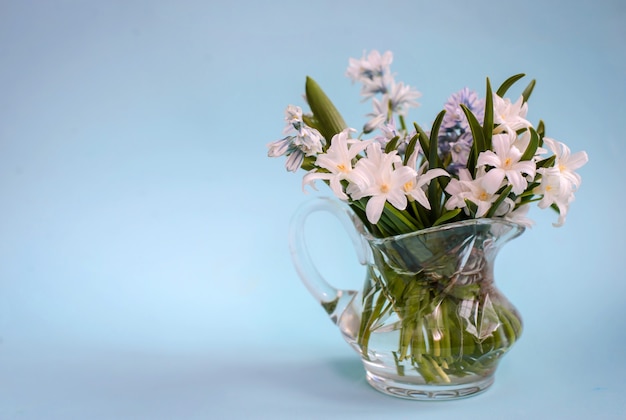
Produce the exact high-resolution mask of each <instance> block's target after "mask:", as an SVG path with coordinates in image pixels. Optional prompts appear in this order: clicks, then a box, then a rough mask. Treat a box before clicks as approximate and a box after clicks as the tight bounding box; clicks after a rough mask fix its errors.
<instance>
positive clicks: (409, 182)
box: [268, 51, 588, 226]
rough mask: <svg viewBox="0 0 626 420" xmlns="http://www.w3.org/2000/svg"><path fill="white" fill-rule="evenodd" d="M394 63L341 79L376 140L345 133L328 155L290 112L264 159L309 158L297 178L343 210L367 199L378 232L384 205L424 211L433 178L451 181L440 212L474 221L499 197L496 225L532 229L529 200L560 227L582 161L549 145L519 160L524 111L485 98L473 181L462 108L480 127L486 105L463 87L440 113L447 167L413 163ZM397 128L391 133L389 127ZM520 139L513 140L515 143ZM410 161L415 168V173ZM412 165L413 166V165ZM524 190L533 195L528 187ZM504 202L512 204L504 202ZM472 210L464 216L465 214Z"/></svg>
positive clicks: (376, 63) (293, 162) (413, 95)
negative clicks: (552, 213) (551, 211)
mask: <svg viewBox="0 0 626 420" xmlns="http://www.w3.org/2000/svg"><path fill="white" fill-rule="evenodd" d="M392 60H393V56H392V54H391V52H385V53H384V54H382V55H381V54H380V53H379V52H378V51H372V52H370V53H369V54H368V55H367V56H365V55H364V56H363V57H362V58H361V59H350V61H349V67H348V70H347V72H346V75H347V76H348V77H350V78H351V79H352V80H353V81H356V82H359V83H361V84H362V87H361V95H362V96H363V97H364V98H365V99H371V100H372V105H373V112H372V113H370V114H368V116H369V117H370V120H369V121H368V122H367V123H366V124H365V125H364V128H363V133H364V134H367V133H369V132H372V131H374V130H376V131H377V134H375V135H374V136H373V137H372V138H371V139H367V140H366V139H361V138H352V137H351V133H354V132H356V130H354V129H351V128H347V129H345V130H343V131H342V132H340V133H338V134H336V135H334V136H333V137H332V139H331V140H330V143H329V145H328V147H325V146H326V142H325V139H324V138H323V137H322V135H321V134H320V133H319V132H318V131H317V130H316V129H314V128H312V127H309V126H307V125H306V123H305V122H304V120H303V116H302V110H301V109H300V108H299V107H296V106H293V105H290V106H289V107H288V108H287V111H286V121H287V127H286V129H285V134H289V135H288V136H286V137H285V138H283V139H281V140H278V141H275V142H272V143H270V144H268V148H269V152H268V155H269V156H272V157H276V156H282V155H286V156H287V157H288V159H287V163H286V167H287V169H288V170H289V171H296V170H297V169H298V168H300V167H301V165H302V162H303V161H304V158H305V157H306V156H314V157H315V161H314V164H313V169H311V170H310V171H309V172H307V173H306V174H305V176H304V179H303V188H304V187H305V186H307V185H310V186H312V187H313V188H315V185H314V184H315V181H317V180H323V181H326V182H327V183H328V185H329V186H330V188H331V190H332V191H333V193H334V194H335V195H336V196H337V197H338V198H340V199H342V200H346V201H348V202H354V201H358V200H361V199H364V198H367V203H366V208H365V211H366V216H367V220H368V221H369V222H370V223H372V224H376V223H378V221H379V220H380V218H381V215H382V214H383V211H384V209H385V204H386V203H389V204H391V205H392V206H393V207H395V208H396V209H398V210H400V211H402V210H405V209H406V208H407V205H408V203H409V201H415V202H417V203H419V204H420V205H421V206H423V207H424V208H425V209H427V210H430V209H431V204H433V203H430V202H429V201H428V198H427V195H426V188H427V186H428V184H429V183H430V182H431V180H433V179H434V178H436V177H449V178H450V179H449V182H447V185H446V187H445V193H446V194H445V202H444V203H443V205H444V207H445V209H447V210H454V209H461V210H462V211H464V212H465V214H466V215H468V216H469V215H470V214H471V217H474V218H481V217H488V213H489V212H490V209H492V207H493V206H494V203H496V202H498V200H499V199H500V194H502V193H503V191H506V194H507V197H506V198H504V199H503V200H502V199H500V200H499V201H500V203H499V205H498V207H497V209H496V211H495V212H493V211H492V212H491V216H496V217H504V218H507V219H510V220H513V221H515V222H517V223H520V224H523V225H526V226H530V225H531V224H532V221H530V220H529V219H528V218H526V217H525V214H526V213H527V210H528V204H527V202H528V200H526V204H523V205H522V203H521V198H522V196H528V195H529V194H530V195H533V196H536V198H534V199H533V200H532V201H538V206H539V207H540V208H547V207H550V206H555V207H557V208H558V210H559V218H558V221H557V223H555V226H560V225H562V224H563V223H564V222H565V218H566V215H567V212H568V208H569V205H570V203H571V202H572V201H573V200H574V193H575V191H576V190H577V189H578V187H579V186H580V183H581V178H580V176H579V175H578V174H577V173H576V172H575V171H576V170H577V169H578V168H580V167H581V166H583V165H584V164H585V163H586V162H587V160H588V158H587V155H586V153H585V152H578V153H574V154H572V153H571V152H570V150H569V148H568V147H567V146H566V145H565V144H563V143H561V142H558V141H556V140H554V139H551V138H547V137H544V138H543V142H544V145H545V146H547V149H545V148H538V149H537V151H536V153H535V155H534V156H533V157H532V158H530V159H528V160H522V157H523V155H524V152H525V151H526V149H527V147H528V145H529V143H530V141H531V132H530V130H529V128H531V127H532V124H531V123H530V122H529V121H528V120H527V119H526V114H527V111H528V104H527V103H526V102H525V101H524V99H523V97H522V96H520V98H519V99H518V100H517V101H515V102H512V101H511V100H509V99H508V98H502V97H500V96H498V95H497V94H495V93H494V94H493V101H492V102H493V123H494V125H493V126H494V129H493V135H492V140H491V142H492V148H491V150H485V151H482V152H481V153H480V154H479V155H478V157H477V161H476V168H475V171H474V175H473V176H472V173H471V172H470V171H469V170H468V168H467V167H466V164H467V160H468V155H469V152H470V149H471V147H472V142H473V139H472V136H471V130H470V127H469V124H468V122H467V119H466V117H465V115H464V112H463V111H462V109H461V107H460V105H461V104H463V105H465V106H466V107H467V108H468V109H469V110H470V111H471V112H472V114H473V115H474V116H476V117H477V119H479V121H482V118H483V117H482V116H483V114H484V104H485V102H484V101H483V100H481V99H479V98H478V96H477V94H476V93H475V92H473V91H470V90H469V89H467V88H465V89H463V90H461V91H459V92H457V93H456V94H454V95H452V96H451V97H450V99H449V100H448V102H447V103H446V105H445V110H446V111H447V112H446V114H445V115H444V119H443V121H442V124H441V127H440V130H439V133H438V136H439V137H438V140H439V144H438V148H439V150H438V152H439V155H440V157H441V160H442V161H445V162H448V163H447V165H446V167H445V168H429V167H428V164H427V162H424V161H425V159H419V158H420V157H423V156H421V154H420V150H419V147H415V150H414V152H413V153H412V155H411V156H408V157H407V156H404V151H405V148H406V145H407V143H408V142H409V140H410V139H411V138H412V137H413V136H414V135H415V132H409V131H408V130H407V129H406V127H405V126H404V121H403V119H402V118H403V117H404V116H406V113H407V111H408V109H409V108H411V107H416V106H418V105H419V104H418V103H417V102H415V99H417V98H418V97H419V96H421V95H420V93H419V92H418V91H416V90H414V89H413V88H411V87H410V86H407V85H405V84H403V83H401V82H396V81H395V80H394V76H393V74H392V73H391V71H390V65H391V62H392ZM396 116H397V117H399V120H400V121H401V124H400V127H397V126H396V118H395V117H396ZM518 133H520V134H518ZM391 139H395V141H396V142H397V143H396V144H397V145H396V147H395V150H391V151H387V152H386V151H385V146H386V145H387V143H388V142H389V141H390V140H391ZM550 155H554V159H555V161H554V165H553V166H550V167H543V166H538V165H537V163H539V162H541V161H542V160H544V159H546V158H548V157H550ZM418 161H419V162H421V163H420V164H418ZM418 165H419V166H418ZM531 184H532V189H529V187H530V186H531ZM510 193H512V194H513V195H512V197H513V199H512V198H509V196H510ZM468 202H470V203H472V204H473V205H472V209H471V210H470V208H469V207H468Z"/></svg>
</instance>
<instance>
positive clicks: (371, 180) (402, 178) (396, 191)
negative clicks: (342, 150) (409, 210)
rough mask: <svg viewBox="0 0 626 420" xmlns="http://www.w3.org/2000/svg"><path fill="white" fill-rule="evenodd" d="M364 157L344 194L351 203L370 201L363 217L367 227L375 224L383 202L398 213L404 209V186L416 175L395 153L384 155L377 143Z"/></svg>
mask: <svg viewBox="0 0 626 420" xmlns="http://www.w3.org/2000/svg"><path fill="white" fill-rule="evenodd" d="M366 154H367V158H364V159H360V160H359V161H358V162H357V164H356V166H355V168H354V171H353V172H352V173H351V174H350V182H351V183H350V185H349V186H348V190H347V191H348V193H349V194H350V196H351V197H352V199H354V200H360V199H361V198H364V197H370V199H369V200H368V201H367V205H366V207H365V214H366V215H367V220H368V221H369V222H370V223H372V224H376V223H378V221H379V220H380V217H381V215H382V213H383V209H384V207H385V203H386V202H389V203H390V204H391V205H392V206H394V207H395V208H397V209H398V210H404V209H405V208H406V205H407V197H406V194H405V189H404V186H405V184H406V183H407V182H410V181H412V180H413V179H414V178H415V176H416V172H415V170H414V169H412V168H410V167H408V166H403V165H402V163H401V160H400V157H399V156H398V155H397V152H396V151H395V150H394V151H393V152H391V153H383V152H382V150H381V149H380V146H379V145H378V144H376V143H372V144H371V145H369V146H368V148H367V150H366Z"/></svg>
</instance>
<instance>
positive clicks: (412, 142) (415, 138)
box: [403, 134, 419, 169]
mask: <svg viewBox="0 0 626 420" xmlns="http://www.w3.org/2000/svg"><path fill="white" fill-rule="evenodd" d="M418 139H419V134H415V135H414V136H413V137H412V138H411V140H410V141H409V144H408V145H407V146H406V151H405V152H404V162H403V163H404V164H405V165H406V164H407V163H408V162H409V159H410V158H411V155H412V154H413V152H415V146H416V145H417V141H418ZM413 169H415V168H413Z"/></svg>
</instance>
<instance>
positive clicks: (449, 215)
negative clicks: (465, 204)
mask: <svg viewBox="0 0 626 420" xmlns="http://www.w3.org/2000/svg"><path fill="white" fill-rule="evenodd" d="M459 213H461V209H454V210H449V211H447V212H445V213H444V214H442V215H441V216H440V217H439V219H437V220H435V223H433V226H439V225H441V224H443V223H445V222H447V221H448V220H451V219H454V218H455V217H456V216H458V215H459Z"/></svg>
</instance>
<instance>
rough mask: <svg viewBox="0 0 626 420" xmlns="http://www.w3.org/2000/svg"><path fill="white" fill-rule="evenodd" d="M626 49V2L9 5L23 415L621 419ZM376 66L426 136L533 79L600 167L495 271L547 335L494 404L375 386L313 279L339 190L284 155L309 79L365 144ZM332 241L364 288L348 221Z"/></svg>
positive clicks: (518, 349) (10, 182)
mask: <svg viewBox="0 0 626 420" xmlns="http://www.w3.org/2000/svg"><path fill="white" fill-rule="evenodd" d="M624 40H626V3H624V2H623V1H621V0H620V1H618V0H614V1H593V2H592V1H586V0H583V1H579V2H574V3H573V2H570V1H565V0H560V1H539V0H529V1H525V2H516V1H507V0H498V1H474V2H464V1H460V0H459V1H455V0H448V1H428V2H427V1H416V0H411V1H400V0H395V1H394V0H390V1H385V2H381V1H369V0H361V1H337V0H332V1H328V0H318V1H316V2H294V1H282V0H280V1H273V2H270V3H268V4H266V3H265V2H256V1H238V0H233V1H230V2H228V4H227V2H205V1H180V0H177V1H173V0H171V1H167V0H161V1H147V0H146V1H144V0H136V1H113V0H112V1H107V2H96V1H91V2H90V1H78V0H55V1H33V0H30V1H29V0H25V1H6V0H5V1H2V2H0V57H1V58H0V60H1V61H0V238H1V239H2V240H1V241H0V418H2V419H78V418H84V419H86V418H89V419H138V418H149V419H161V418H163V419H207V418H237V417H241V416H248V417H251V418H283V417H284V418H290V417H291V418H292V417H293V416H295V415H299V416H301V417H306V418H348V417H351V416H354V417H357V416H358V417H359V418H363V419H365V418H392V417H393V418H409V417H410V418H413V417H422V418H433V419H439V418H459V416H461V415H462V416H465V417H464V418H479V416H480V418H485V419H487V418H510V419H527V418H554V416H556V415H558V416H559V417H560V418H603V419H610V418H619V417H621V416H623V415H624V413H625V412H626V402H625V401H626V400H625V399H624V397H623V396H624V393H625V392H626V361H625V360H626V358H625V356H626V354H625V350H624V349H625V347H624V346H625V345H626V338H625V337H626V335H625V332H626V309H625V306H624V303H625V300H626V286H625V283H626V282H625V281H624V280H626V279H625V278H624V270H623V262H624V261H623V260H624V258H623V249H624V239H623V238H624V237H625V234H626V232H625V227H624V217H623V215H622V213H623V211H622V206H623V203H624V200H623V194H624V193H625V192H626V191H625V188H624V181H625V176H624V156H626V146H625V142H624V120H625V117H626V105H625V101H624V98H625V97H626V48H625V47H624ZM371 49H378V50H380V51H381V52H382V51H385V50H391V51H393V53H394V63H393V65H392V70H393V71H394V72H396V73H397V78H398V80H402V81H404V82H406V83H408V84H410V85H411V86H414V87H416V88H417V89H418V90H420V91H421V92H422V94H423V96H422V97H421V98H420V102H421V103H422V106H421V107H420V108H418V109H416V110H413V111H412V113H411V114H410V115H409V120H410V121H413V120H414V121H417V122H418V123H420V124H423V125H429V124H430V123H431V122H432V119H433V118H434V116H435V115H436V113H437V112H438V111H439V110H440V109H441V108H442V107H443V103H444V102H445V100H446V99H447V97H448V96H449V95H450V94H451V93H452V92H455V91H457V90H459V89H461V88H462V87H464V86H468V87H470V88H473V89H476V90H478V91H479V92H481V94H482V92H483V91H484V85H485V77H490V79H491V80H492V82H493V84H494V85H497V84H499V83H500V82H502V81H503V80H504V79H506V78H507V77H508V76H510V75H512V74H515V73H519V72H524V73H526V74H527V75H528V76H527V78H526V79H525V80H526V82H527V81H530V78H535V79H537V87H536V89H535V92H534V93H533V97H532V98H531V100H530V110H529V119H530V120H531V121H533V122H534V123H536V122H538V121H539V119H543V120H545V122H546V126H547V133H548V135H549V136H551V137H554V138H556V139H558V140H561V141H563V142H565V143H567V144H568V145H569V146H570V147H571V148H572V150H573V151H578V150H586V151H587V152H588V154H589V158H590V161H589V163H588V165H587V166H585V167H584V168H583V169H582V170H581V171H580V173H581V175H582V176H583V184H582V187H581V189H580V190H579V192H578V194H577V200H576V202H575V203H574V204H573V205H572V208H571V212H570V215H569V217H568V220H567V223H566V225H565V226H564V227H562V228H558V229H557V228H553V227H552V225H551V223H552V222H553V221H554V220H556V216H555V214H553V213H551V212H548V211H546V212H541V211H539V210H533V212H531V216H532V217H533V218H534V219H535V221H536V222H537V223H536V226H535V227H534V228H532V229H531V230H529V231H527V232H526V233H525V234H524V235H523V236H522V237H520V238H518V239H515V240H514V241H513V242H511V243H510V244H508V245H507V246H506V247H505V248H504V250H503V251H502V253H501V254H500V256H499V257H498V260H497V265H496V278H497V281H498V284H499V287H500V288H501V290H502V291H503V292H504V293H505V294H506V295H507V296H508V297H509V299H510V300H511V301H512V302H513V303H514V304H515V305H516V306H517V308H518V309H519V310H520V312H521V313H522V315H523V317H524V321H525V332H524V335H523V337H522V339H521V340H520V341H519V342H518V344H517V345H516V346H515V347H514V348H513V350H512V351H511V352H510V353H509V354H508V355H507V356H506V357H505V358H504V360H503V362H502V363H501V365H500V368H499V370H498V372H497V376H496V383H495V384H494V386H493V387H492V388H491V389H490V390H489V391H488V392H487V393H485V394H482V395H480V396H476V397H474V398H471V399H466V400H462V401H456V402H449V403H419V402H413V401H405V400H399V399H394V398H391V397H388V396H385V395H383V394H379V393H377V392H376V391H374V390H373V389H371V388H370V387H369V386H368V385H367V384H366V382H365V379H364V372H363V370H362V367H361V364H360V361H359V359H358V356H357V355H356V354H355V353H353V352H352V350H350V349H349V348H348V346H347V345H346V344H345V343H344V342H343V340H342V338H341V336H340V334H339V332H338V330H337V329H336V328H335V327H334V326H333V324H332V323H331V322H330V321H329V320H328V319H327V318H326V315H325V314H324V312H323V310H322V309H321V308H320V307H318V305H317V304H316V303H315V302H314V301H313V299H312V298H311V297H310V296H309V295H308V292H307V291H306V289H305V288H304V287H303V286H302V284H301V283H300V282H299V280H298V278H297V275H296V272H295V270H294V268H293V266H292V264H291V261H290V255H289V250H288V247H287V228H288V223H289V218H290V216H291V214H292V213H293V212H294V211H295V209H296V208H297V207H298V205H300V204H301V203H302V202H304V201H305V200H307V199H310V198H311V197H313V196H315V195H325V194H328V192H327V191H321V192H320V193H319V194H309V195H308V196H306V195H304V194H303V193H302V191H301V185H300V184H301V175H302V173H299V174H295V175H294V174H291V173H287V172H286V171H285V170H284V167H283V163H284V161H283V160H282V159H269V158H267V157H266V153H267V150H266V144H267V143H268V142H270V141H273V140H276V139H278V138H280V137H281V130H282V128H283V111H284V108H285V107H286V106H287V105H288V104H297V105H304V102H303V101H302V98H301V95H302V93H303V91H304V78H305V76H306V75H310V76H312V77H313V78H315V79H316V80H317V81H318V82H319V83H320V84H321V85H322V87H323V88H324V89H325V90H326V92H327V93H328V94H329V95H330V96H331V98H332V99H333V101H334V102H335V103H336V105H337V106H338V108H339V109H340V110H341V111H342V113H343V115H344V118H345V119H346V121H347V122H348V124H350V125H352V126H355V127H357V128H358V127H360V126H361V124H363V122H364V121H365V117H364V114H365V113H366V112H369V105H368V104H363V103H360V102H359V101H360V98H359V95H358V89H359V88H358V86H357V85H352V84H351V82H350V81H349V79H347V78H346V77H345V76H344V72H345V69H346V67H347V64H348V58H350V57H355V58H358V57H361V55H362V53H363V51H364V50H371ZM523 86H525V83H521V84H520V86H519V87H518V89H519V90H518V91H517V92H518V93H519V92H520V91H521V88H522V87H523ZM512 93H514V92H513V91H512ZM311 224H312V225H313V227H312V228H311V229H310V233H309V238H310V241H311V244H312V245H311V247H312V248H313V250H314V251H313V253H314V256H315V255H318V257H316V258H318V259H317V261H319V260H320V259H321V258H320V257H319V255H321V253H319V254H316V252H317V251H315V250H319V249H320V248H323V250H324V253H325V255H326V256H327V257H326V258H325V259H324V263H323V264H320V267H321V268H320V270H321V271H322V273H323V274H325V275H326V276H327V278H328V279H329V281H331V282H332V283H334V284H336V285H338V286H340V287H343V288H358V287H359V286H360V285H361V282H362V278H363V276H364V270H363V268H362V267H360V266H359V265H358V263H357V261H356V257H355V255H354V252H353V250H352V249H351V245H350V242H349V240H348V238H347V236H346V235H345V234H344V233H343V231H341V229H339V228H338V226H339V225H338V224H337V222H336V221H335V220H333V219H329V218H324V217H322V216H320V217H319V218H312V219H311Z"/></svg>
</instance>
